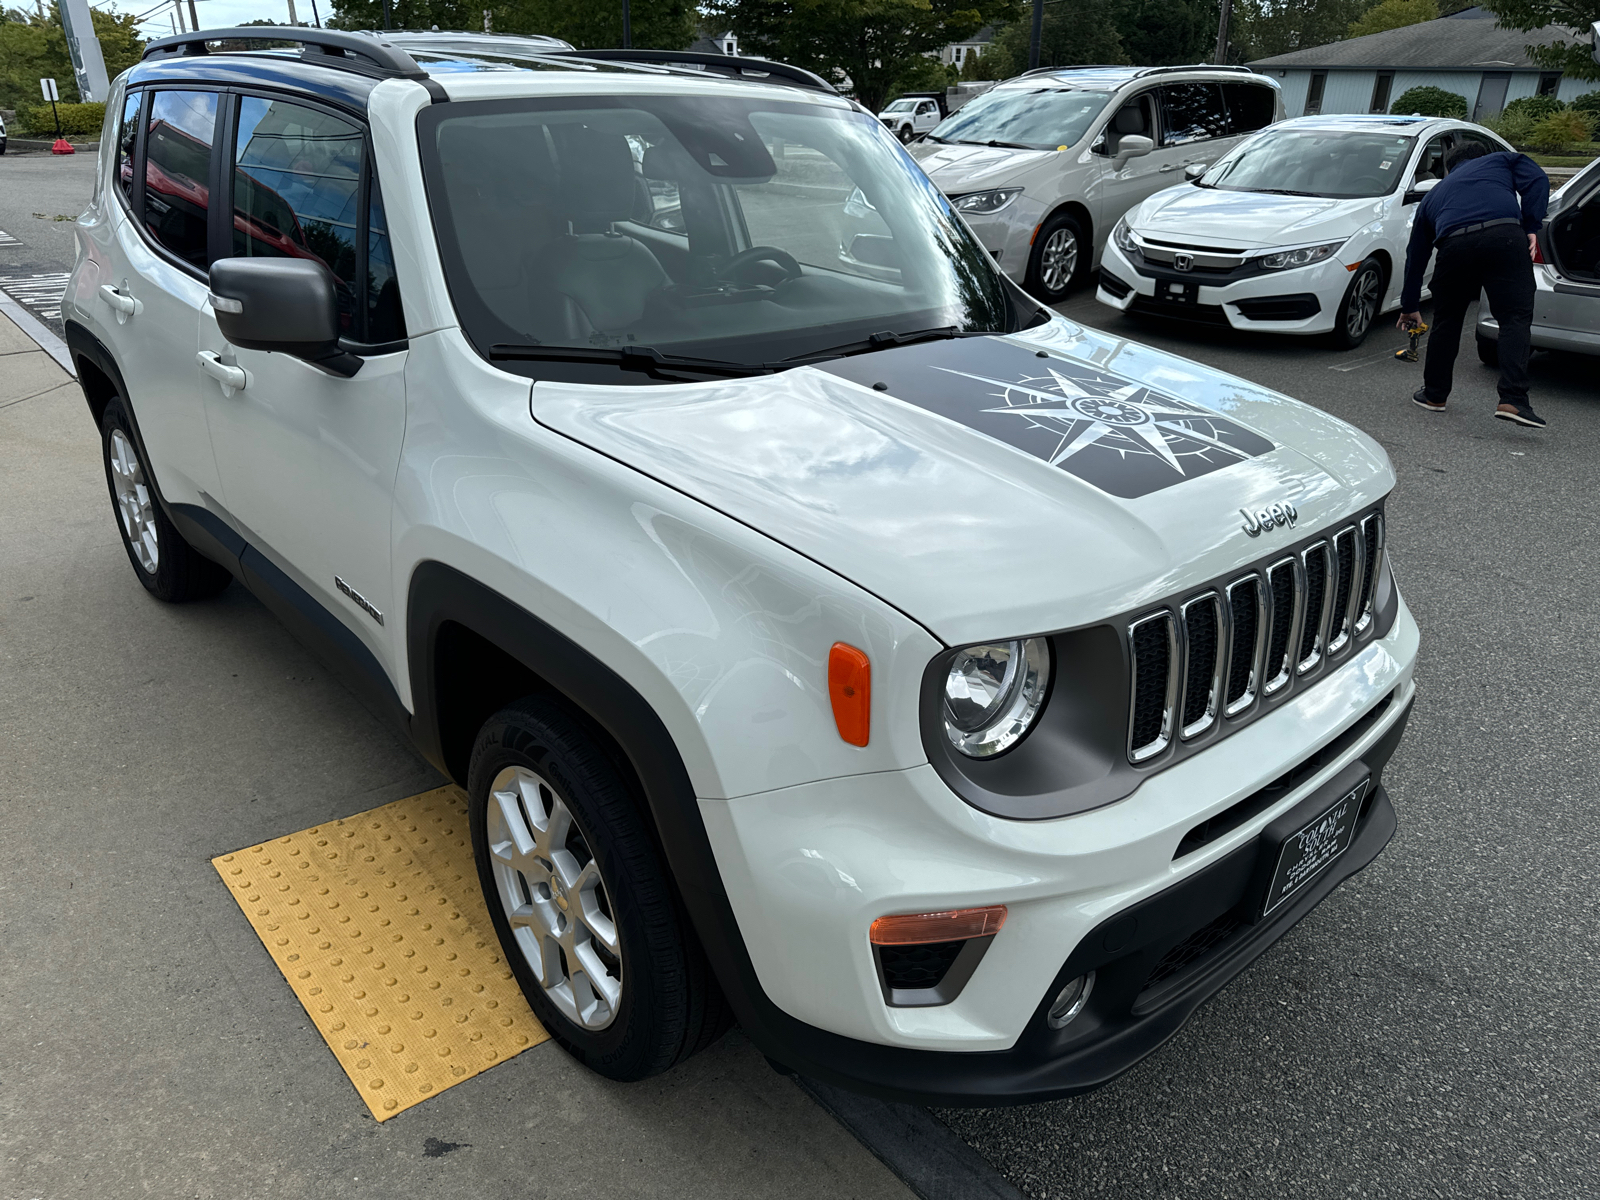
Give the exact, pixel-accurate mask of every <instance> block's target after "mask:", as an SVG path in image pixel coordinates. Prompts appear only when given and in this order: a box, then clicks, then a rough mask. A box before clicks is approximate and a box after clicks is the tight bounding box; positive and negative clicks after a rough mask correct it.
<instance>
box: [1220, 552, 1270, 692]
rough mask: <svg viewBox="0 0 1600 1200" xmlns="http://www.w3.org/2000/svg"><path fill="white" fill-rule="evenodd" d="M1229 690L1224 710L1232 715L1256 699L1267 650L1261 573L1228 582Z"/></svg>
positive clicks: (1266, 629)
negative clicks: (1264, 655)
mask: <svg viewBox="0 0 1600 1200" xmlns="http://www.w3.org/2000/svg"><path fill="white" fill-rule="evenodd" d="M1228 624H1229V626H1230V633H1229V636H1228V665H1227V684H1228V686H1227V691H1226V693H1225V695H1224V700H1223V708H1222V713H1223V715H1224V716H1228V717H1233V716H1237V715H1238V714H1239V713H1242V712H1243V711H1244V710H1245V709H1247V708H1249V707H1250V706H1251V705H1252V704H1254V703H1255V700H1256V693H1257V691H1258V690H1259V689H1260V679H1261V666H1262V663H1261V657H1262V654H1263V653H1264V652H1265V650H1266V642H1267V633H1268V622H1267V594H1266V591H1265V590H1264V589H1263V587H1262V584H1261V576H1259V575H1246V576H1245V577H1244V578H1243V579H1235V580H1234V581H1233V582H1232V583H1230V584H1229V585H1228Z"/></svg>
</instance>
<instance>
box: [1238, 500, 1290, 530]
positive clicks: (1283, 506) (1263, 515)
mask: <svg viewBox="0 0 1600 1200" xmlns="http://www.w3.org/2000/svg"><path fill="white" fill-rule="evenodd" d="M1239 512H1240V513H1241V514H1242V515H1243V516H1244V531H1245V532H1246V533H1248V534H1249V535H1250V536H1251V537H1260V536H1261V534H1262V533H1264V532H1265V531H1266V530H1268V529H1271V528H1272V527H1273V526H1275V525H1288V526H1293V525H1294V523H1295V522H1296V521H1298V520H1299V519H1300V514H1299V513H1298V512H1296V511H1295V507H1294V505H1292V504H1290V503H1289V502H1288V501H1287V500H1284V501H1281V502H1280V503H1277V504H1273V505H1270V506H1268V507H1267V508H1262V509H1258V510H1256V511H1255V512H1253V513H1252V512H1248V511H1246V510H1245V509H1242V508H1241V509H1240V510H1239Z"/></svg>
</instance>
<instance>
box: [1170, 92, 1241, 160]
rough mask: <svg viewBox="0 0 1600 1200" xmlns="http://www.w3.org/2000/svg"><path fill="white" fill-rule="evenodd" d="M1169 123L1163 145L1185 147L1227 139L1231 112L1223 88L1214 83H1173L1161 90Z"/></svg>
mask: <svg viewBox="0 0 1600 1200" xmlns="http://www.w3.org/2000/svg"><path fill="white" fill-rule="evenodd" d="M1161 101H1162V107H1163V108H1164V109H1165V110H1166V123H1165V128H1164V131H1163V134H1162V138H1161V144H1162V145H1163V146H1182V145H1184V144H1186V143H1188V142H1202V141H1205V140H1206V139H1207V138H1214V137H1226V136H1227V134H1228V112H1227V109H1225V108H1224V107H1223V106H1222V88H1221V87H1220V86H1219V85H1217V84H1215V83H1172V84H1168V85H1167V86H1166V87H1164V88H1162V89H1161Z"/></svg>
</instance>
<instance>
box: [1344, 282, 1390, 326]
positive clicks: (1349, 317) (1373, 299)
mask: <svg viewBox="0 0 1600 1200" xmlns="http://www.w3.org/2000/svg"><path fill="white" fill-rule="evenodd" d="M1382 282H1383V281H1382V279H1380V278H1379V276H1378V272H1377V271H1375V270H1369V271H1363V272H1362V273H1361V275H1360V276H1359V277H1358V278H1357V279H1356V294H1355V296H1354V297H1353V298H1352V301H1351V304H1350V309H1349V311H1348V312H1347V313H1346V314H1345V318H1344V328H1345V332H1346V333H1348V334H1349V335H1350V338H1351V340H1352V341H1359V340H1360V339H1362V338H1363V337H1365V336H1366V334H1367V329H1368V328H1369V327H1370V326H1371V325H1372V318H1373V317H1375V316H1377V315H1378V288H1379V287H1380V286H1381V285H1382Z"/></svg>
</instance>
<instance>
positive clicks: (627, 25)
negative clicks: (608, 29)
mask: <svg viewBox="0 0 1600 1200" xmlns="http://www.w3.org/2000/svg"><path fill="white" fill-rule="evenodd" d="M632 45H633V14H632V13H630V12H629V11H628V0H622V48H623V49H624V50H627V49H628V48H630V47H631V46H632Z"/></svg>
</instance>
